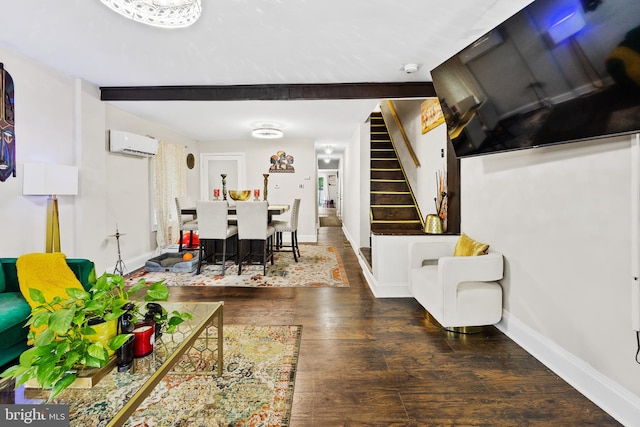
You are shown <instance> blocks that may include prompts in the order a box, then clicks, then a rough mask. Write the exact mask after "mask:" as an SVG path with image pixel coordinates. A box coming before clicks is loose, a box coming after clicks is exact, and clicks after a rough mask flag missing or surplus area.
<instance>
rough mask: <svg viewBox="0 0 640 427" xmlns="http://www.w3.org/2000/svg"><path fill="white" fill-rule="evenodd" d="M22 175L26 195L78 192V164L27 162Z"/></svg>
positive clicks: (74, 193) (58, 194)
mask: <svg viewBox="0 0 640 427" xmlns="http://www.w3.org/2000/svg"><path fill="white" fill-rule="evenodd" d="M22 177H23V178H22V194H24V195H25V196H49V195H57V196H65V195H76V194H78V168H77V166H64V165H55V164H50V163H25V164H24V169H23V174H22Z"/></svg>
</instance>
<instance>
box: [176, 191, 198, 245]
mask: <svg viewBox="0 0 640 427" xmlns="http://www.w3.org/2000/svg"><path fill="white" fill-rule="evenodd" d="M194 206H195V204H194V203H193V200H191V197H188V196H187V197H176V209H177V214H178V227H179V228H180V240H179V241H178V252H182V237H183V236H184V232H185V231H188V232H189V233H190V234H189V249H192V246H193V233H195V232H196V231H198V218H197V215H196V216H194V215H183V214H182V208H191V207H194Z"/></svg>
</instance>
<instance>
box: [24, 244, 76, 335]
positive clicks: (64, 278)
mask: <svg viewBox="0 0 640 427" xmlns="http://www.w3.org/2000/svg"><path fill="white" fill-rule="evenodd" d="M65 258H66V255H65V254H63V253H61V252H54V253H46V254H44V253H33V254H26V255H22V256H21V257H20V258H18V260H17V261H16V269H17V272H18V282H19V285H20V292H22V295H23V296H24V298H25V299H26V300H27V302H28V303H29V305H30V306H31V308H32V309H33V308H34V307H37V306H39V305H40V303H37V302H35V301H33V300H32V299H31V296H30V295H29V288H34V289H38V290H40V291H41V292H42V294H43V295H44V298H45V301H51V300H52V299H53V298H55V297H56V296H60V297H62V298H65V299H66V298H68V295H67V291H66V289H67V288H79V289H83V287H82V284H81V283H80V281H79V280H78V278H77V277H76V275H75V274H73V271H72V270H71V269H70V268H69V266H68V265H67V262H66V261H65ZM43 329H44V328H38V330H36V329H34V328H33V327H32V330H34V331H35V332H36V334H37V333H38V332H40V331H41V330H43Z"/></svg>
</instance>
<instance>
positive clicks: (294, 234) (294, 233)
mask: <svg viewBox="0 0 640 427" xmlns="http://www.w3.org/2000/svg"><path fill="white" fill-rule="evenodd" d="M293 236H294V239H292V240H295V242H296V243H295V244H296V251H298V258H300V256H301V255H300V246H299V245H298V230H295V231H294V232H293Z"/></svg>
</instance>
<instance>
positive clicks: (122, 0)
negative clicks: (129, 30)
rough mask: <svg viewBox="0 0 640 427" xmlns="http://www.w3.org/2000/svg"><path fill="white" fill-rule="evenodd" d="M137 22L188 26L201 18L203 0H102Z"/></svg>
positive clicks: (162, 26)
mask: <svg viewBox="0 0 640 427" xmlns="http://www.w3.org/2000/svg"><path fill="white" fill-rule="evenodd" d="M100 1H101V2H102V3H103V4H104V5H106V6H107V7H109V8H110V9H111V10H113V11H115V12H117V13H119V14H120V15H122V16H125V17H127V18H129V19H133V20H134V21H136V22H141V23H143V24H147V25H152V26H154V27H161V28H183V27H188V26H189V25H191V24H193V23H194V22H196V21H197V20H198V18H200V13H201V12H202V5H201V0H100Z"/></svg>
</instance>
